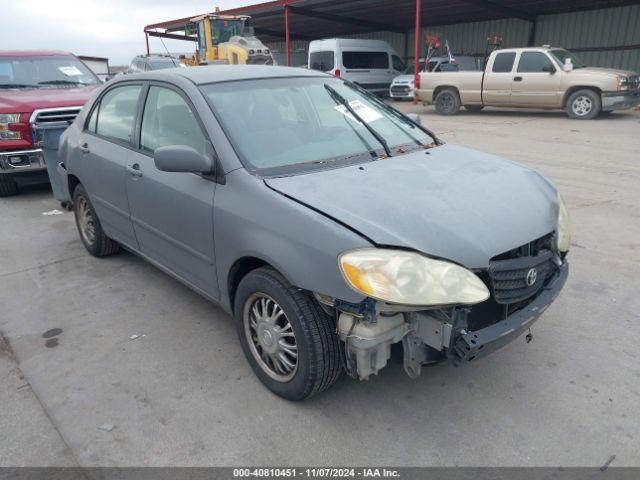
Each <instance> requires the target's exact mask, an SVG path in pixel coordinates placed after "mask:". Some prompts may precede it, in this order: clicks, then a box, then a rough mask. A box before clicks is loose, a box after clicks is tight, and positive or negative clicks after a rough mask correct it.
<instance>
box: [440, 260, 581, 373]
mask: <svg viewBox="0 0 640 480" xmlns="http://www.w3.org/2000/svg"><path fill="white" fill-rule="evenodd" d="M568 275H569V264H568V263H567V262H566V261H565V262H564V263H563V264H562V266H561V267H560V268H559V269H558V272H557V273H556V276H555V277H554V278H552V279H551V281H550V282H549V283H548V284H547V285H546V286H545V287H544V288H543V290H542V292H541V293H540V294H539V295H538V297H537V298H536V299H535V300H534V301H533V302H531V303H530V304H529V305H527V306H526V307H525V308H523V309H522V310H519V311H517V312H516V313H514V314H512V315H510V316H509V317H508V318H507V319H506V320H503V321H501V322H498V323H494V324H493V325H490V326H489V327H486V328H482V329H480V330H476V331H474V332H466V333H464V334H462V335H459V336H458V337H457V338H455V339H454V342H453V349H452V350H453V352H452V353H453V355H452V357H453V360H454V362H456V363H462V362H465V363H468V362H471V361H472V360H475V359H478V358H481V357H484V356H486V355H488V354H490V353H491V352H494V351H496V350H498V349H499V348H502V347H503V346H505V345H506V344H508V343H509V342H511V341H513V340H515V339H516V338H517V337H519V336H520V335H521V334H522V333H523V332H524V331H525V330H527V329H529V327H531V325H533V323H534V322H535V321H536V320H537V319H538V318H539V317H540V315H542V313H543V312H544V311H545V310H546V309H547V307H548V306H549V305H551V303H553V301H554V300H555V299H556V297H557V296H558V295H559V294H560V291H561V290H562V287H563V286H564V284H565V282H566V281H567V277H568Z"/></svg>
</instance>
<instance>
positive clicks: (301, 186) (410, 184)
mask: <svg viewBox="0 0 640 480" xmlns="http://www.w3.org/2000/svg"><path fill="white" fill-rule="evenodd" d="M265 182H266V184H267V185H268V186H269V187H271V188H272V189H274V190H276V191H278V192H280V193H282V194H284V195H287V196H289V197H290V198H292V199H294V200H297V201H299V202H301V203H303V204H306V205H307V206H309V207H311V208H313V209H315V210H318V211H320V212H322V213H324V214H325V215H328V216H330V217H332V218H334V219H335V220H337V221H338V222H341V223H343V224H344V225H346V226H347V227H349V228H352V229H354V230H356V231H357V232H359V233H360V234H361V235H364V236H366V237H367V238H368V239H369V240H370V241H371V242H372V243H374V244H376V245H384V246H395V247H404V248H408V249H413V250H416V251H420V252H423V253H425V254H427V255H430V256H434V257H439V258H445V259H449V260H452V261H454V262H457V263H459V264H461V265H464V266H466V267H467V268H486V267H487V266H488V263H489V260H490V259H491V258H492V257H494V256H496V255H499V254H501V253H504V252H507V251H509V250H511V249H513V248H517V247H519V246H522V245H525V244H527V243H528V242H530V241H533V240H535V239H537V238H540V237H543V236H544V235H547V234H549V233H551V232H553V231H554V230H555V227H556V220H557V212H558V201H557V193H556V189H555V187H554V186H553V185H552V184H551V183H550V182H549V181H548V180H546V179H545V178H544V177H542V176H541V175H540V174H538V173H537V172H535V171H533V170H531V169H528V168H525V167H522V166H520V165H517V164H515V163H513V162H510V161H508V160H503V159H500V158H498V157H496V156H493V155H489V154H485V153H481V152H478V151H474V150H471V149H468V148H463V147H459V146H455V145H443V146H440V147H436V148H433V149H430V150H428V151H424V150H420V151H417V152H413V153H409V154H405V155H402V156H398V157H393V158H390V159H387V160H378V161H375V162H371V163H366V164H361V165H355V166H348V167H343V168H336V169H331V170H324V171H319V172H313V173H308V174H302V175H294V176H289V177H278V178H268V179H265Z"/></svg>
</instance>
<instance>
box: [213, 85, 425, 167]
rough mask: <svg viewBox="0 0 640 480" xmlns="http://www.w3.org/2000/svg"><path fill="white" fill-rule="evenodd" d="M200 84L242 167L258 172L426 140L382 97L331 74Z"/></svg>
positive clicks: (353, 159) (344, 160)
mask: <svg viewBox="0 0 640 480" xmlns="http://www.w3.org/2000/svg"><path fill="white" fill-rule="evenodd" d="M325 85H328V86H330V87H331V88H329V89H327V88H325ZM201 89H202V91H203V93H204V94H205V96H206V98H207V99H208V101H209V104H210V105H211V107H212V108H213V110H214V113H215V114H216V116H217V118H218V120H219V121H220V123H221V124H222V127H223V128H224V130H225V132H226V134H227V135H228V137H229V138H230V140H231V142H232V143H233V145H234V147H235V149H236V152H237V153H238V155H239V156H240V158H241V159H242V161H243V163H244V165H245V167H246V168H247V169H248V170H251V171H258V172H259V173H261V174H265V175H271V174H273V175H278V174H286V173H290V172H294V171H303V170H308V169H317V168H322V167H323V166H328V165H340V164H350V163H357V162H363V161H371V160H375V159H377V158H380V157H382V158H384V157H385V155H386V154H385V148H384V146H383V145H382V143H381V142H380V139H383V140H384V143H386V145H387V146H388V148H389V151H390V153H391V155H392V156H395V155H398V154H402V153H404V152H407V151H410V150H414V149H418V148H424V147H425V146H427V145H429V146H430V145H431V144H432V143H433V142H434V139H433V138H432V137H431V136H430V135H429V134H427V133H426V132H425V131H424V130H422V129H421V128H419V127H417V126H416V125H414V124H412V123H411V121H410V120H408V119H406V118H405V117H403V116H402V115H401V114H399V113H398V112H396V111H395V110H392V109H391V108H390V107H388V106H386V105H385V104H384V103H382V101H380V100H378V99H376V98H375V97H371V96H369V95H367V94H366V93H363V92H361V91H360V90H359V89H358V88H357V87H355V86H354V85H352V84H350V83H348V82H345V81H343V80H341V79H338V78H332V77H320V78H310V77H304V78H285V79H283V78H278V79H261V80H245V81H237V82H225V83H218V84H210V85H205V86H203V87H201ZM336 94H337V95H336ZM341 100H345V101H347V102H348V104H349V107H350V108H346V107H345V105H342V104H341V103H340V102H341ZM349 110H353V111H354V112H356V115H357V116H358V117H360V118H361V119H362V120H363V121H364V122H366V123H367V125H368V127H369V128H367V127H365V126H364V125H363V124H362V123H360V122H358V121H357V120H356V119H355V118H354V116H353V115H352V114H351V112H350V111H349ZM371 130H373V132H374V133H375V135H374V133H372V131H371ZM376 135H377V136H378V138H376Z"/></svg>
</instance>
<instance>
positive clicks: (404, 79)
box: [393, 75, 414, 83]
mask: <svg viewBox="0 0 640 480" xmlns="http://www.w3.org/2000/svg"><path fill="white" fill-rule="evenodd" d="M411 80H414V77H413V75H398V76H397V77H395V78H394V79H393V83H400V82H410V81H411Z"/></svg>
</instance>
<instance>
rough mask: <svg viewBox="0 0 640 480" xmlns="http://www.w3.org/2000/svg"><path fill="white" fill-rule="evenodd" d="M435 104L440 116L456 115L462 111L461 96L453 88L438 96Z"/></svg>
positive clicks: (443, 91)
mask: <svg viewBox="0 0 640 480" xmlns="http://www.w3.org/2000/svg"><path fill="white" fill-rule="evenodd" d="M435 104H436V111H437V112H438V113H439V114H440V115H456V114H457V113H458V112H459V111H460V96H459V95H458V92H456V91H455V90H454V89H453V88H447V89H444V90H442V91H441V92H439V93H438V94H437V95H436V99H435Z"/></svg>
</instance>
